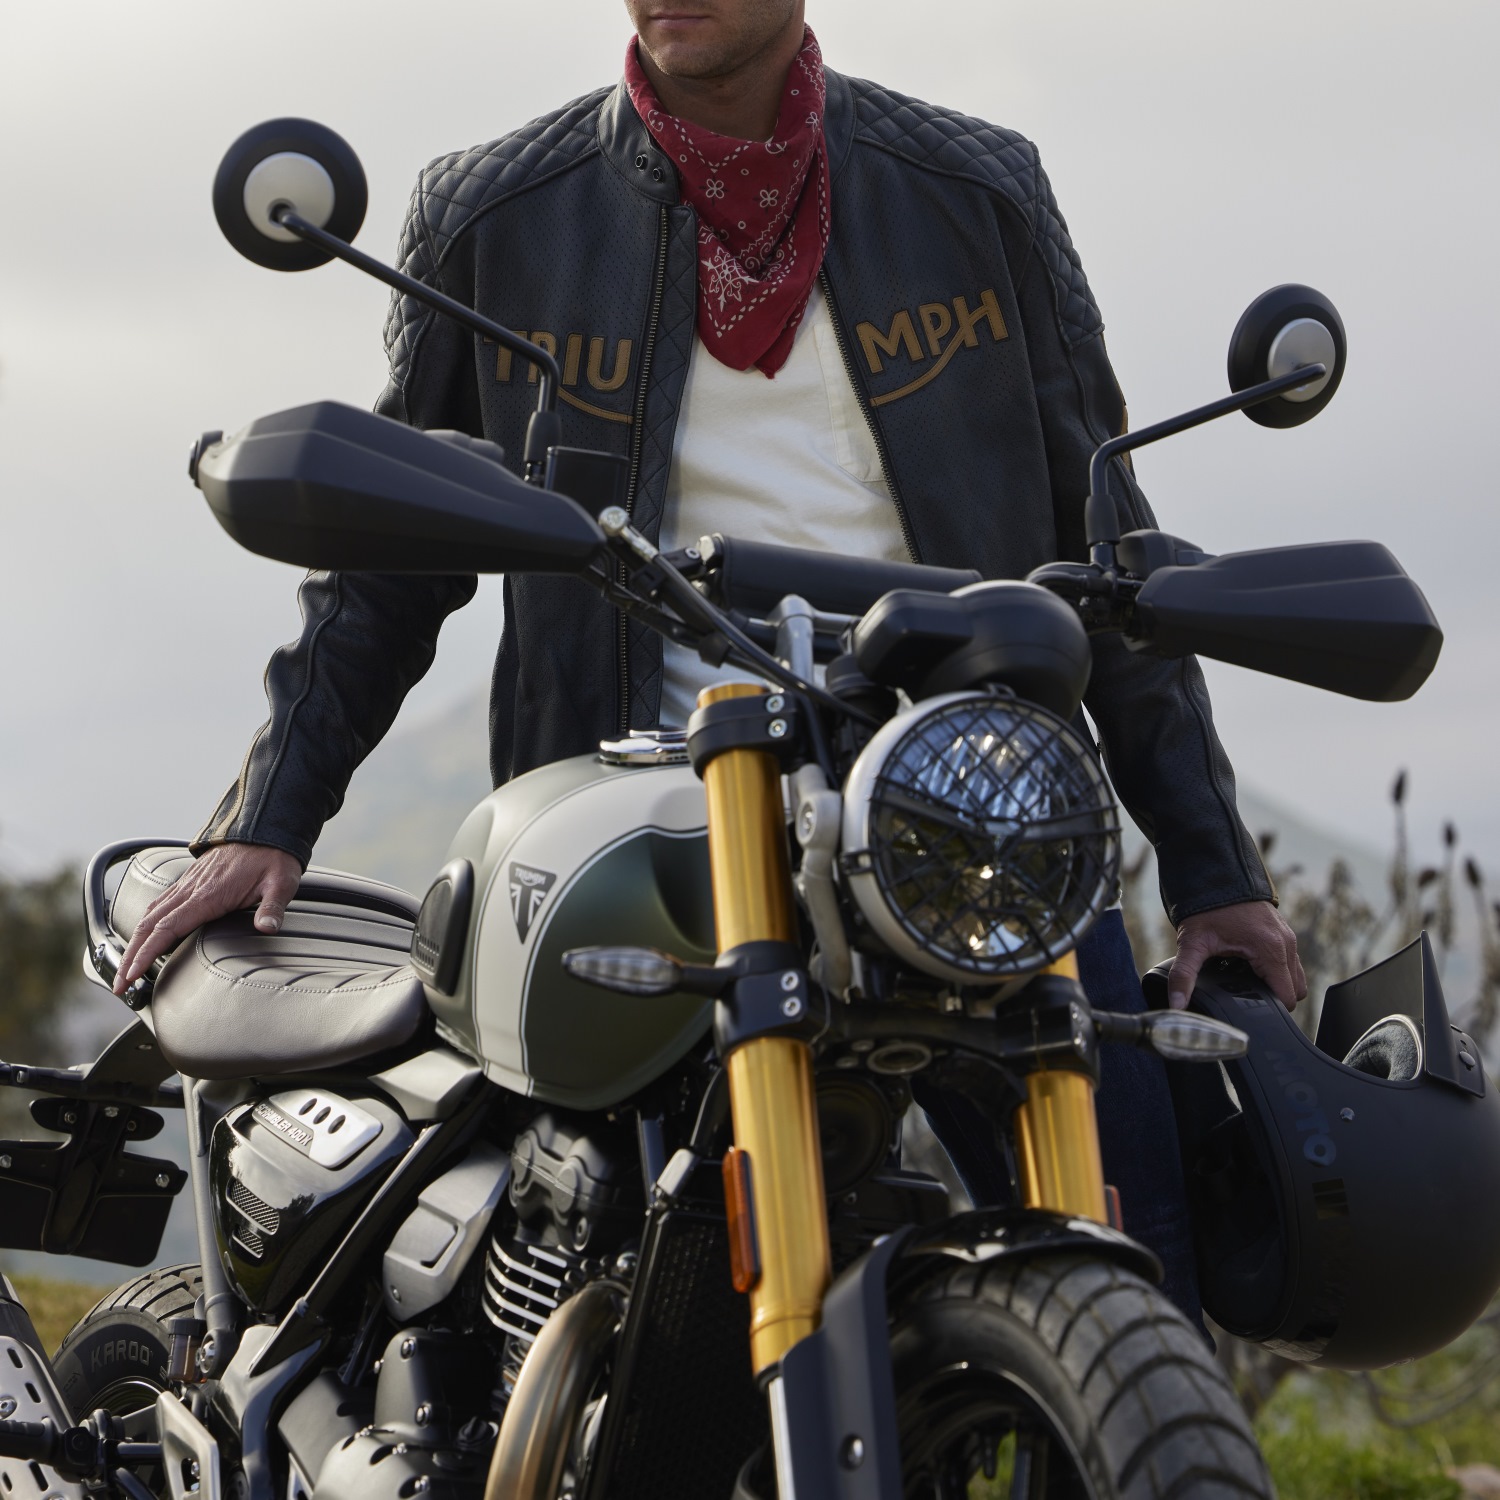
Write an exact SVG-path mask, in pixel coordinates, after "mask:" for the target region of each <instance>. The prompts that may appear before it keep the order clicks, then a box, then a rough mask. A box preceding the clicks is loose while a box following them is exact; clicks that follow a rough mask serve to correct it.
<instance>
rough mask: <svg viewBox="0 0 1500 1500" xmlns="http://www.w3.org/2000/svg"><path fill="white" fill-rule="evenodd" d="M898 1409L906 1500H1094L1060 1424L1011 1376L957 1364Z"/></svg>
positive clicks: (918, 1389)
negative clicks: (900, 1417)
mask: <svg viewBox="0 0 1500 1500" xmlns="http://www.w3.org/2000/svg"><path fill="white" fill-rule="evenodd" d="M902 1406H903V1408H904V1409H903V1413H902V1415H903V1422H902V1432H901V1450H902V1468H903V1471H904V1475H905V1481H904V1482H905V1491H906V1495H907V1496H908V1497H910V1500H917V1497H922V1500H1099V1497H1098V1494H1097V1491H1096V1490H1095V1488H1094V1486H1093V1484H1092V1483H1091V1482H1090V1480H1089V1478H1088V1475H1087V1473H1086V1471H1085V1469H1084V1466H1083V1464H1082V1462H1081V1460H1080V1458H1079V1455H1078V1454H1077V1453H1076V1452H1075V1451H1074V1448H1073V1445H1072V1443H1071V1442H1070V1441H1069V1440H1068V1438H1067V1436H1066V1434H1065V1432H1064V1430H1063V1428H1062V1426H1061V1424H1060V1423H1059V1422H1058V1421H1057V1420H1056V1418H1055V1417H1053V1415H1052V1414H1051V1413H1050V1412H1049V1411H1048V1409H1047V1407H1046V1405H1045V1403H1043V1402H1042V1401H1041V1400H1039V1399H1038V1397H1037V1395H1036V1393H1035V1392H1033V1391H1031V1390H1029V1389H1027V1388H1026V1387H1025V1386H1024V1385H1023V1384H1022V1383H1021V1382H1019V1381H1017V1380H1015V1379H1014V1378H1013V1377H1010V1376H1006V1375H1001V1374H999V1373H997V1372H995V1371H991V1370H980V1369H976V1368H974V1367H973V1366H972V1365H969V1364H967V1363H963V1362H961V1363H957V1364H954V1365H950V1366H948V1367H947V1368H945V1369H941V1370H936V1371H933V1372H932V1374H930V1375H929V1376H928V1377H927V1378H926V1379H924V1380H923V1381H922V1382H921V1383H920V1384H919V1385H917V1386H915V1387H912V1388H909V1389H908V1390H907V1391H905V1392H903V1400H902Z"/></svg>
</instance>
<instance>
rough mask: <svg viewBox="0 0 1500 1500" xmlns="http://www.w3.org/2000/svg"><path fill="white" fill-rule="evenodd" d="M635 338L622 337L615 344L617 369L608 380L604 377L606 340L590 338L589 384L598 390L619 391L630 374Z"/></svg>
mask: <svg viewBox="0 0 1500 1500" xmlns="http://www.w3.org/2000/svg"><path fill="white" fill-rule="evenodd" d="M633 348H634V340H633V339H621V340H620V341H619V342H618V343H617V344H616V345H615V369H614V373H613V374H612V375H611V376H610V377H609V379H608V380H606V379H605V378H604V340H603V339H590V340H589V384H590V385H591V386H593V388H594V389H595V390H596V391H617V390H619V389H620V387H621V386H622V385H624V384H625V381H626V380H627V379H628V378H629V375H630V353H631V350H632V349H633Z"/></svg>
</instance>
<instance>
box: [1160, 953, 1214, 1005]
mask: <svg viewBox="0 0 1500 1500" xmlns="http://www.w3.org/2000/svg"><path fill="white" fill-rule="evenodd" d="M1207 957H1208V948H1207V946H1206V945H1205V944H1202V943H1197V942H1194V941H1192V940H1191V939H1185V940H1183V941H1182V942H1181V943H1180V945H1179V946H1178V949H1177V957H1176V958H1175V959H1174V960H1173V962H1172V967H1171V969H1170V970H1169V971H1168V972H1167V1004H1168V1005H1170V1006H1171V1007H1172V1009H1173V1010H1185V1009H1186V1008H1187V1003H1188V1001H1189V1000H1191V999H1192V998H1193V989H1194V987H1195V986H1196V985H1197V983H1198V971H1199V970H1200V969H1201V968H1202V967H1203V963H1204V960H1205V959H1206V958H1207Z"/></svg>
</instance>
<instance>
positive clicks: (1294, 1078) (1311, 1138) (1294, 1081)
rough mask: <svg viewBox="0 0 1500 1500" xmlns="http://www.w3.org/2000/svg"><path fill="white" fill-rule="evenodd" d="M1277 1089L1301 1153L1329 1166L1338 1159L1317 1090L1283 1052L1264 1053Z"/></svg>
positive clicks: (1309, 1159)
mask: <svg viewBox="0 0 1500 1500" xmlns="http://www.w3.org/2000/svg"><path fill="white" fill-rule="evenodd" d="M1266 1061H1267V1062H1268V1063H1270V1065H1271V1072H1272V1073H1273V1075H1274V1076H1275V1079H1276V1083H1277V1086H1278V1087H1279V1088H1280V1089H1281V1092H1282V1093H1283V1095H1285V1097H1286V1101H1287V1103H1288V1104H1290V1105H1291V1106H1292V1109H1293V1111H1294V1112H1295V1115H1296V1125H1297V1133H1298V1134H1299V1135H1300V1136H1302V1137H1303V1141H1302V1154H1303V1155H1304V1156H1305V1157H1306V1158H1307V1159H1308V1161H1310V1162H1312V1163H1313V1164H1314V1165H1315V1166H1319V1167H1331V1166H1332V1165H1333V1164H1334V1162H1335V1161H1337V1160H1338V1154H1339V1153H1338V1147H1337V1146H1335V1145H1334V1144H1333V1137H1332V1136H1331V1135H1330V1134H1329V1133H1328V1116H1327V1115H1326V1114H1325V1113H1324V1112H1323V1107H1322V1105H1321V1104H1320V1103H1319V1102H1318V1093H1317V1090H1316V1089H1314V1088H1313V1086H1312V1084H1310V1083H1309V1082H1308V1081H1307V1075H1306V1074H1305V1073H1304V1072H1303V1071H1302V1069H1301V1068H1299V1067H1298V1066H1297V1064H1296V1063H1295V1062H1294V1061H1293V1060H1292V1059H1291V1058H1290V1057H1289V1056H1288V1055H1287V1054H1286V1053H1285V1052H1275V1051H1271V1050H1269V1049H1268V1050H1267V1052H1266Z"/></svg>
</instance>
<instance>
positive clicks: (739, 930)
mask: <svg viewBox="0 0 1500 1500" xmlns="http://www.w3.org/2000/svg"><path fill="white" fill-rule="evenodd" d="M762 692H764V689H763V688H759V687H755V686H753V685H751V684H749V683H726V684H723V685H722V686H719V687H713V688H706V689H705V690H704V691H703V692H702V693H701V694H700V695H699V698H698V703H699V706H700V707H705V706H707V705H708V704H710V703H717V702H719V701H720V700H722V699H725V698H739V697H745V696H749V695H754V694H760V693H762ZM703 788H704V793H705V796H706V798H707V802H708V857H709V867H710V871H711V873H712V878H713V895H714V923H715V926H716V928H717V930H718V942H719V951H720V952H727V951H728V950H729V949H732V948H737V947H739V946H740V945H741V944H742V943H755V942H767V941H770V942H781V943H790V942H793V941H795V939H796V932H797V927H796V918H795V915H794V913H793V909H792V894H791V893H792V882H791V870H790V864H789V861H788V858H787V845H786V818H785V815H784V813H783V810H782V801H781V773H780V770H779V768H778V767H777V764H776V761H775V759H774V758H773V757H772V756H770V755H768V754H766V753H765V752H764V751H761V750H729V751H726V752H725V753H724V754H722V755H719V756H716V757H715V758H714V759H713V760H711V761H710V762H709V763H708V765H707V766H706V767H704V772H703ZM727 1068H728V1074H729V1102H730V1109H731V1112H732V1115H733V1120H734V1142H735V1145H736V1146H738V1147H739V1148H740V1150H742V1151H744V1152H746V1153H748V1155H749V1157H750V1183H751V1194H752V1197H753V1202H754V1219H755V1234H756V1242H757V1246H758V1250H759V1262H760V1275H759V1278H758V1280H757V1281H756V1283H755V1285H754V1286H753V1287H752V1288H751V1291H750V1358H751V1364H752V1365H753V1367H754V1369H755V1372H756V1374H757V1375H758V1374H760V1372H761V1371H762V1370H766V1369H768V1368H770V1367H771V1366H773V1365H775V1364H777V1363H778V1362H779V1361H780V1359H781V1357H782V1356H783V1355H784V1354H785V1353H786V1352H787V1350H789V1349H790V1348H791V1347H792V1345H794V1344H796V1343H797V1342H799V1341H800V1340H801V1339H804V1338H806V1337H807V1335H808V1334H810V1333H812V1332H814V1331H815V1330H816V1329H817V1327H818V1323H819V1321H820V1320H821V1317H822V1308H823V1294H824V1293H825V1292H826V1291H827V1289H828V1284H829V1282H830V1280H831V1279H832V1274H833V1272H832V1260H831V1257H830V1254H829V1248H828V1208H827V1201H826V1199H825V1197H824V1192H823V1154H822V1149H821V1145H820V1142H819V1138H818V1112H817V1104H816V1100H815V1097H814V1093H813V1073H812V1053H811V1050H810V1049H809V1048H808V1046H807V1044H806V1043H805V1042H801V1041H798V1040H796V1039H795V1038H792V1037H779V1036H763V1037H755V1038H753V1039H751V1040H750V1041H748V1042H744V1043H742V1044H741V1045H740V1046H738V1047H736V1048H735V1049H734V1051H733V1052H731V1053H730V1054H729V1059H728V1063H727Z"/></svg>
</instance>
